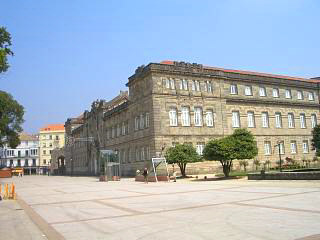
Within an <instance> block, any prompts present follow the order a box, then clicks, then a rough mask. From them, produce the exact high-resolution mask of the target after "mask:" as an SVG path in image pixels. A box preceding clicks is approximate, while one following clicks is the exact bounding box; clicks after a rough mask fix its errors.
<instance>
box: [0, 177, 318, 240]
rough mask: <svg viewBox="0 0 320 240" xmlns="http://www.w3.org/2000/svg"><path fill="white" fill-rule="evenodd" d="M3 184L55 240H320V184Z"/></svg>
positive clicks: (75, 180) (74, 180) (55, 180)
mask: <svg viewBox="0 0 320 240" xmlns="http://www.w3.org/2000/svg"><path fill="white" fill-rule="evenodd" d="M0 181H2V183H3V182H5V181H9V182H11V181H14V182H15V183H16V186H17V193H18V197H19V204H20V206H21V207H22V208H23V209H24V210H25V212H26V213H27V214H28V215H29V216H30V218H31V219H32V220H33V221H34V222H35V223H36V225H37V226H38V227H39V229H41V231H42V232H43V233H44V235H45V236H46V237H47V238H48V239H64V238H65V239H77V240H79V239H90V240H91V239H126V240H127V239H130V240H131V239H153V240H156V239H277V240H278V239H281V240H285V239H304V240H307V239H310V240H311V239H320V181H247V180H224V181H194V180H193V181H190V180H179V181H178V182H176V183H173V182H171V183H149V184H144V183H140V182H134V181H133V179H123V180H121V181H120V182H98V181H97V179H96V178H90V177H54V176H50V177H48V176H25V177H23V178H12V179H8V180H5V179H1V180H0ZM0 204H2V203H0ZM4 222H5V219H4V218H1V221H0V225H2V224H3V223H4ZM1 239H2V238H1ZM21 239H22V238H21ZM34 239H37V238H36V237H35V238H34Z"/></svg>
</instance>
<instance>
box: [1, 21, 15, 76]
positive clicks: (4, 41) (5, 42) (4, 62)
mask: <svg viewBox="0 0 320 240" xmlns="http://www.w3.org/2000/svg"><path fill="white" fill-rule="evenodd" d="M10 46H11V36H10V33H8V32H7V30H6V28H5V27H0V73H2V72H5V71H7V70H8V68H9V64H8V59H7V56H13V52H12V51H11V49H10V48H9V47H10Z"/></svg>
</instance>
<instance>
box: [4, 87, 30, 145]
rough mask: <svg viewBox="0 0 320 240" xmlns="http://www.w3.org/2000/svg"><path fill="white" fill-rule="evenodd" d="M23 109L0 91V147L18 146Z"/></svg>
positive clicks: (9, 96) (7, 94)
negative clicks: (5, 145)
mask: <svg viewBox="0 0 320 240" xmlns="http://www.w3.org/2000/svg"><path fill="white" fill-rule="evenodd" d="M23 115H24V109H23V106H21V105H20V104H19V103H18V102H17V101H16V100H14V99H13V97H12V96H11V95H10V94H9V93H6V92H3V91H0V147H2V146H3V145H4V144H6V143H8V144H9V146H11V147H12V148H15V147H16V146H18V145H19V144H20V140H19V133H20V132H21V131H22V128H21V124H22V123H23V121H24V120H23Z"/></svg>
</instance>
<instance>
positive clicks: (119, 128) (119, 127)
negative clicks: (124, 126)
mask: <svg viewBox="0 0 320 240" xmlns="http://www.w3.org/2000/svg"><path fill="white" fill-rule="evenodd" d="M120 134H121V126H120V123H118V125H117V137H119V136H120Z"/></svg>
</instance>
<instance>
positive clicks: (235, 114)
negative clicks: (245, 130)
mask: <svg viewBox="0 0 320 240" xmlns="http://www.w3.org/2000/svg"><path fill="white" fill-rule="evenodd" d="M232 127H233V128H238V127H240V116H239V112H238V111H234V112H232Z"/></svg>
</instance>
